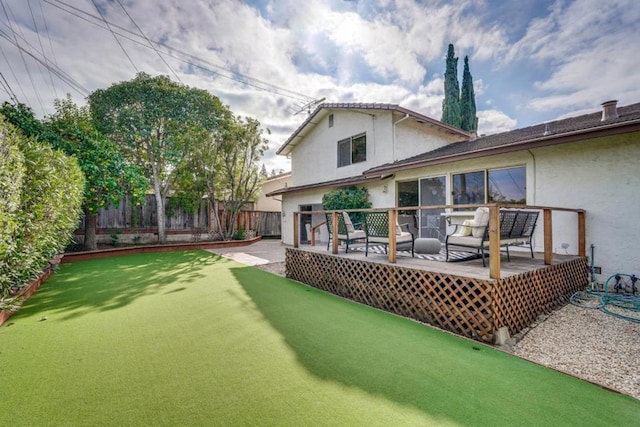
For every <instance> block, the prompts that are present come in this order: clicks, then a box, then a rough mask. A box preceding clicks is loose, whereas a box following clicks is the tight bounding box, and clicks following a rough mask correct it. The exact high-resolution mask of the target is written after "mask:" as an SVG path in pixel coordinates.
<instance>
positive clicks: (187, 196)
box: [176, 111, 269, 240]
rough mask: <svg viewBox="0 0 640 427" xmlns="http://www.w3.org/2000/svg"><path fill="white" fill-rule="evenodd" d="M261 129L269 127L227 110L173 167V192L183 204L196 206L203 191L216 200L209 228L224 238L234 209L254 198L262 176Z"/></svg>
mask: <svg viewBox="0 0 640 427" xmlns="http://www.w3.org/2000/svg"><path fill="white" fill-rule="evenodd" d="M265 132H267V133H268V132H269V130H268V129H267V130H265V129H263V128H262V127H261V125H260V122H258V121H257V120H255V119H252V118H242V117H233V116H232V115H231V112H230V111H227V112H226V114H225V121H224V124H223V125H221V126H220V127H219V128H218V130H217V131H216V132H215V133H213V134H211V135H210V137H209V138H206V139H202V140H200V143H199V144H193V145H191V153H190V156H189V159H188V161H185V162H184V163H183V164H182V167H180V168H179V169H178V170H177V171H176V177H177V184H178V186H177V188H178V189H179V190H180V191H179V194H177V196H178V197H180V199H181V201H182V204H183V205H186V206H197V204H198V203H199V200H200V197H201V196H202V195H203V194H206V195H207V196H208V197H209V200H210V203H212V205H213V206H214V207H215V204H216V201H219V202H220V206H221V208H222V209H221V210H218V209H215V211H216V212H215V214H214V215H213V218H212V220H213V221H214V224H213V228H214V229H216V230H220V237H221V238H223V239H225V240H229V239H231V238H232V237H233V236H234V234H235V233H236V231H237V230H235V220H236V217H237V215H238V212H240V210H241V209H242V208H243V207H244V206H245V205H247V203H250V202H253V201H255V200H256V199H257V197H258V193H259V191H260V188H261V187H262V182H263V181H264V180H265V179H266V178H265V177H264V176H263V175H262V174H261V173H260V166H259V163H258V162H259V161H260V159H261V157H262V155H263V153H264V151H265V150H266V149H267V140H266V139H265V138H264V136H263V135H264V133H265ZM218 211H219V212H218ZM218 213H220V215H218Z"/></svg>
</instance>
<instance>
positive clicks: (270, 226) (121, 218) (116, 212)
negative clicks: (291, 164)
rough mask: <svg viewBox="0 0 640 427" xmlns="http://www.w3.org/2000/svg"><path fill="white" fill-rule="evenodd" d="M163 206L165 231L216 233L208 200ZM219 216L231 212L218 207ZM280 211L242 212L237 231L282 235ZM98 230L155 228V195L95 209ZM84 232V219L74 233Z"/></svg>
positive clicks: (133, 230) (123, 230) (125, 199)
mask: <svg viewBox="0 0 640 427" xmlns="http://www.w3.org/2000/svg"><path fill="white" fill-rule="evenodd" d="M165 206H166V208H165V227H166V230H167V231H168V232H180V231H184V232H192V231H199V232H204V233H207V232H209V231H211V232H217V231H219V230H216V229H215V227H214V226H213V224H214V222H213V221H210V220H209V218H210V213H211V212H212V211H211V209H210V207H209V201H208V199H203V200H202V202H201V203H200V206H199V207H198V209H196V210H195V211H193V212H190V211H188V210H186V209H184V208H183V207H182V206H171V204H170V203H167V204H166V205H165ZM219 217H220V218H221V219H222V221H229V217H230V215H227V216H226V217H225V216H223V211H222V210H219ZM281 217H282V215H281V213H280V212H264V211H241V212H239V213H238V216H237V218H236V221H235V226H236V228H235V229H236V230H237V229H239V228H243V229H245V230H253V231H255V233H256V235H257V236H267V237H276V236H280V235H281V233H282V232H281ZM96 227H97V230H96V231H97V233H98V234H109V233H111V232H113V231H114V230H119V231H120V232H122V233H128V232H134V233H135V232H140V231H145V232H153V231H154V230H157V228H158V213H157V209H156V202H155V196H154V195H153V194H149V195H147V198H146V203H144V205H142V206H135V205H133V204H132V203H131V200H130V198H129V197H126V198H124V199H123V200H122V201H121V202H120V203H119V204H118V207H117V208H116V207H115V206H113V205H109V207H107V208H103V209H100V210H99V211H98V220H97V224H96ZM82 233H84V220H81V223H80V226H79V229H78V230H77V231H76V234H82Z"/></svg>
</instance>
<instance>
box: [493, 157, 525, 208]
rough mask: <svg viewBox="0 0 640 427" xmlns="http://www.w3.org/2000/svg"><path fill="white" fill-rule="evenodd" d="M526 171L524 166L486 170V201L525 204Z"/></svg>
mask: <svg viewBox="0 0 640 427" xmlns="http://www.w3.org/2000/svg"><path fill="white" fill-rule="evenodd" d="M526 183H527V173H526V168H525V167H524V166H521V167H516V168H508V169H494V170H490V171H488V185H489V194H488V201H489V202H492V203H496V202H500V203H513V204H523V205H524V204H526V202H527V191H526V189H527V187H526Z"/></svg>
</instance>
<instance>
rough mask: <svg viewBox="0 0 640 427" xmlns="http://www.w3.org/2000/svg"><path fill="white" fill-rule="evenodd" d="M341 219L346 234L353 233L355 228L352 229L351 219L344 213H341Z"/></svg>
mask: <svg viewBox="0 0 640 427" xmlns="http://www.w3.org/2000/svg"><path fill="white" fill-rule="evenodd" d="M342 217H343V218H344V225H346V226H347V233H353V232H354V231H355V228H354V227H353V222H351V217H349V214H348V213H346V212H342Z"/></svg>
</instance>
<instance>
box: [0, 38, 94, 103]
mask: <svg viewBox="0 0 640 427" xmlns="http://www.w3.org/2000/svg"><path fill="white" fill-rule="evenodd" d="M0 37H3V38H4V39H6V40H7V41H8V42H9V43H11V44H13V45H14V46H15V47H16V48H17V49H18V50H19V51H20V52H21V53H22V52H24V53H26V54H27V55H29V56H30V57H32V58H33V59H34V60H36V61H37V62H38V63H40V64H42V65H43V66H44V67H46V68H48V69H50V70H51V72H53V73H54V74H55V75H56V76H58V78H60V80H62V81H63V82H65V83H67V84H68V85H69V86H71V88H72V89H74V90H76V91H77V92H78V93H79V94H80V95H82V96H86V95H87V94H89V91H88V90H87V89H85V88H84V87H82V85H80V84H79V83H78V82H76V81H75V80H74V79H73V78H72V77H70V76H68V75H67V74H66V73H65V72H64V71H62V70H58V69H57V68H54V67H52V66H50V65H49V64H47V63H45V62H44V61H43V60H42V59H40V58H38V57H37V56H35V55H34V54H33V53H31V52H29V51H28V50H26V49H25V48H24V47H23V46H21V45H20V44H18V43H17V42H16V41H14V40H13V39H12V38H11V37H10V36H9V35H8V34H7V33H5V32H4V31H2V30H0ZM27 44H28V42H27ZM30 46H31V45H30ZM31 47H32V48H33V46H31ZM3 55H4V52H3ZM5 59H6V57H5ZM25 96H26V95H25Z"/></svg>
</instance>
